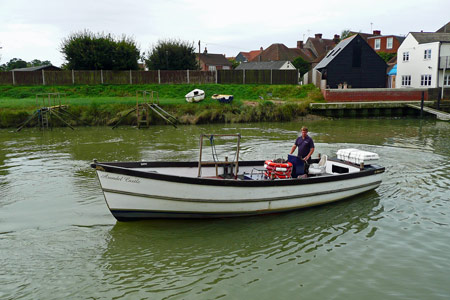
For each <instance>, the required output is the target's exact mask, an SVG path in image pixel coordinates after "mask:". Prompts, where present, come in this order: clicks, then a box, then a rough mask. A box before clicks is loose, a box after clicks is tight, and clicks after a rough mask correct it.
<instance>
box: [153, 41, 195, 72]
mask: <svg viewBox="0 0 450 300" xmlns="http://www.w3.org/2000/svg"><path fill="white" fill-rule="evenodd" d="M145 64H146V65H147V67H148V68H149V69H150V70H197V69H198V63H197V57H196V56H195V47H194V43H192V44H191V43H189V42H186V41H181V40H171V39H167V40H159V41H158V43H157V44H156V45H155V46H153V48H152V49H151V50H150V51H149V54H148V56H147V58H146V59H145Z"/></svg>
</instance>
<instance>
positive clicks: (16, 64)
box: [2, 58, 28, 71]
mask: <svg viewBox="0 0 450 300" xmlns="http://www.w3.org/2000/svg"><path fill="white" fill-rule="evenodd" d="M26 67H28V63H27V62H26V61H24V60H23V59H20V58H12V59H11V60H10V61H9V62H7V63H6V64H3V65H2V69H3V70H5V71H11V70H12V69H20V68H26Z"/></svg>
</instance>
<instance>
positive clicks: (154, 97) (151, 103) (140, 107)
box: [112, 91, 178, 129]
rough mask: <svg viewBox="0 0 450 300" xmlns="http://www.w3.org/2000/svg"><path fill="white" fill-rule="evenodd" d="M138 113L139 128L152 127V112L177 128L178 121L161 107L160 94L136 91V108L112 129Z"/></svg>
mask: <svg viewBox="0 0 450 300" xmlns="http://www.w3.org/2000/svg"><path fill="white" fill-rule="evenodd" d="M133 112H136V119H137V128H141V127H147V128H148V127H149V126H150V119H151V118H150V112H154V113H155V114H156V115H158V116H159V117H161V118H162V119H164V120H165V121H166V122H167V123H169V124H171V125H172V126H174V127H175V128H176V127H177V126H176V124H177V123H178V120H177V119H176V118H175V117H174V116H172V115H171V114H169V113H168V112H167V111H165V110H164V109H162V108H161V107H160V106H159V96H158V92H155V91H136V107H135V108H133V109H132V110H130V111H129V112H127V113H126V114H125V115H123V116H122V117H121V118H120V119H119V121H117V123H116V124H115V125H114V126H113V127H112V129H114V128H116V127H117V126H119V124H120V123H121V122H122V120H124V119H125V118H126V117H127V116H128V115H130V114H131V113H133Z"/></svg>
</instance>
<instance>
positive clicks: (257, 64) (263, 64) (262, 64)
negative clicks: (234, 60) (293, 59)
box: [236, 60, 290, 70]
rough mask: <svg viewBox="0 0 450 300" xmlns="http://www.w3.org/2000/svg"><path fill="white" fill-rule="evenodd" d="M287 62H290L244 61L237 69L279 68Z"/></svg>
mask: <svg viewBox="0 0 450 300" xmlns="http://www.w3.org/2000/svg"><path fill="white" fill-rule="evenodd" d="M287 63H290V62H289V61H287V60H279V61H252V62H243V63H241V64H240V65H239V66H238V67H237V68H236V70H278V69H281V68H282V67H283V66H284V65H285V64H287Z"/></svg>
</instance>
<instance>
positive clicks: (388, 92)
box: [322, 89, 428, 102]
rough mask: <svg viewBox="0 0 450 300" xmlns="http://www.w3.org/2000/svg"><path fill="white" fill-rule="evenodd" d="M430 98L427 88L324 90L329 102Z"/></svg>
mask: <svg viewBox="0 0 450 300" xmlns="http://www.w3.org/2000/svg"><path fill="white" fill-rule="evenodd" d="M422 92H424V100H428V90H427V89H327V90H322V93H323V96H324V98H325V100H326V101H327V102H369V101H420V100H421V99H422Z"/></svg>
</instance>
